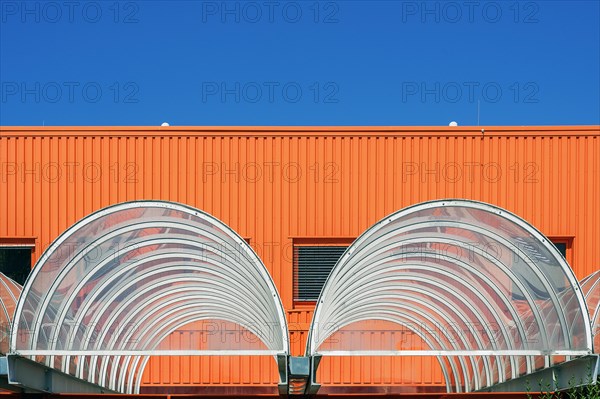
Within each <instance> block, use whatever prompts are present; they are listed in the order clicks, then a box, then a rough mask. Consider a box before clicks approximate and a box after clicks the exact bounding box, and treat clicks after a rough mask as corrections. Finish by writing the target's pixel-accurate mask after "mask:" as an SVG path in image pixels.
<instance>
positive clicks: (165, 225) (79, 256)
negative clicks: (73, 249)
mask: <svg viewBox="0 0 600 399" xmlns="http://www.w3.org/2000/svg"><path fill="white" fill-rule="evenodd" d="M182 226H186V227H189V228H190V230H188V231H191V232H196V233H205V234H206V232H205V231H204V230H201V229H198V228H196V227H195V226H192V225H189V224H187V223H175V222H164V221H163V222H161V223H155V222H142V223H136V224H133V225H125V226H123V227H120V228H117V229H114V230H112V231H110V232H109V233H108V234H105V235H102V236H100V237H99V238H98V239H96V240H95V241H93V242H92V243H91V244H98V245H93V246H92V245H88V246H85V247H82V248H81V249H80V251H79V252H78V253H77V255H76V256H74V257H72V258H71V260H70V261H69V262H68V263H67V264H66V265H65V266H64V267H63V268H62V269H61V270H60V272H59V274H58V276H57V277H56V278H55V279H54V280H53V283H52V285H51V287H50V289H49V290H48V292H47V293H46V295H45V296H44V300H43V302H42V305H41V306H40V308H39V310H40V311H39V312H38V314H37V317H36V319H35V320H34V323H33V325H37V324H38V323H39V324H41V321H43V317H44V314H45V309H47V308H48V305H49V303H50V301H51V299H52V295H53V294H54V292H55V291H56V289H57V288H58V287H59V286H60V283H61V282H62V281H63V280H64V278H65V277H66V276H67V275H68V274H69V272H71V270H73V269H75V267H76V266H77V264H78V262H79V261H80V260H81V259H83V258H84V257H85V256H86V255H87V254H88V253H89V252H90V251H92V250H94V249H95V248H98V246H99V245H101V244H104V243H106V242H107V241H108V240H110V239H111V238H114V237H117V236H119V235H121V234H122V233H127V232H133V231H136V230H139V229H141V228H144V227H151V228H154V227H161V228H169V227H171V228H178V229H181V228H182ZM206 235H207V236H210V234H206ZM216 239H218V237H214V239H213V242H216V241H215V240H216ZM141 241H142V242H143V240H141ZM157 241H158V240H157ZM165 241H167V240H165ZM190 242H192V241H191V240H190ZM167 243H168V242H167ZM199 244H200V245H199V246H200V247H202V249H203V250H206V249H210V248H212V247H210V246H206V248H205V247H204V245H206V244H203V243H199ZM143 246H144V245H141V246H136V247H130V248H131V249H134V250H135V249H139V248H140V247H143ZM131 249H130V250H131ZM213 252H215V253H216V251H214V250H213ZM123 253H125V252H123ZM220 253H221V254H228V252H220ZM238 253H239V251H238ZM112 256H113V255H111V254H110V253H109V254H108V256H107V257H106V258H105V259H104V261H105V262H101V263H100V264H96V265H94V266H93V267H92V268H91V270H89V271H88V272H91V271H94V270H101V269H102V267H103V266H105V265H106V264H108V263H110V261H112V260H113V259H112ZM225 257H227V258H228V257H229V256H228V255H225ZM203 261H205V260H204V259H203ZM223 265H227V263H223ZM241 270H243V268H242V269H241ZM250 275H251V274H250ZM251 277H255V276H252V275H251ZM255 280H256V279H255ZM256 282H257V283H259V284H260V282H258V281H256ZM76 293H77V292H75V294H76ZM61 304H62V305H63V306H62V307H63V308H64V307H65V302H64V301H63V302H62V303H61ZM40 319H41V320H40ZM37 334H38V330H34V336H33V339H32V341H33V342H34V343H35V342H37ZM53 338H54V337H53ZM53 341H54V339H52V340H51V342H53Z"/></svg>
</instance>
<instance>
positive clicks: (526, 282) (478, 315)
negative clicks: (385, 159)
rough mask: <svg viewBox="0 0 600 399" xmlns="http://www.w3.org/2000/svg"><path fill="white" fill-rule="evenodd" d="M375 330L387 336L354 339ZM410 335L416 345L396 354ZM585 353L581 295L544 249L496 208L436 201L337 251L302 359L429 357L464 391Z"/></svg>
mask: <svg viewBox="0 0 600 399" xmlns="http://www.w3.org/2000/svg"><path fill="white" fill-rule="evenodd" d="M382 323H383V324H385V325H386V329H387V330H388V331H389V330H393V329H395V335H394V334H392V335H389V336H388V339H386V340H385V341H382V340H380V341H377V342H373V341H372V340H371V341H369V340H365V339H360V334H357V332H360V331H367V330H369V328H372V326H374V325H377V324H382ZM393 332H394V331H393ZM407 332H408V333H410V334H413V335H414V336H418V337H420V339H421V340H422V342H423V344H424V348H425V349H423V350H421V348H417V349H419V350H410V349H405V348H404V346H403V342H401V341H402V337H405V336H406V335H405V334H406V333H407ZM390 336H391V337H392V338H389V337H390ZM357 337H359V338H357ZM393 337H396V338H393ZM591 347H592V342H591V331H590V324H589V317H588V314H587V310H586V308H585V302H584V299H583V295H582V293H581V291H580V290H579V285H578V283H577V280H576V279H575V276H574V275H573V272H572V271H571V269H570V267H569V265H568V264H567V263H566V261H565V260H564V258H563V257H562V256H561V255H560V253H559V252H558V251H557V250H556V248H555V247H554V246H553V245H552V243H551V242H550V241H549V240H548V239H547V238H545V237H544V236H543V235H542V234H541V233H540V232H539V231H537V230H536V229H535V228H533V227H532V226H531V225H529V224H528V223H527V222H525V221H524V220H522V219H520V218H519V217H517V216H515V215H513V214H511V213H510V212H507V211H505V210H503V209H500V208H497V207H495V206H492V205H488V204H484V203H480V202H475V201H466V200H444V201H433V202H427V203H422V204H419V205H416V206H412V207H409V208H406V209H403V210H401V211H398V212H396V213H394V214H392V215H390V216H388V217H386V218H385V219H383V220H381V221H380V222H378V223H377V224H375V225H374V226H373V227H371V228H370V229H369V230H367V231H366V232H365V233H364V234H363V235H361V236H360V237H359V238H358V239H357V240H356V241H355V242H354V243H353V244H352V245H351V246H350V247H349V248H348V249H347V250H346V252H345V253H344V254H343V255H342V257H341V258H340V260H339V261H338V263H337V264H336V265H335V266H334V268H333V270H332V271H331V273H330V275H329V278H328V279H327V282H326V283H325V286H324V287H323V291H322V292H321V296H320V297H319V300H318V302H317V307H316V310H315V315H314V318H313V322H312V325H311V331H310V336H309V339H308V342H307V350H306V354H307V355H315V354H317V355H322V356H388V355H389V356H407V355H408V356H412V355H421V356H436V357H438V360H439V361H440V365H441V367H442V372H443V373H444V376H445V378H446V383H447V386H448V389H449V390H452V389H454V390H459V391H460V390H462V389H464V390H467V391H468V390H471V389H480V388H482V387H485V386H490V385H493V384H495V383H498V382H502V381H505V380H506V379H509V378H515V377H517V376H519V375H521V374H524V373H528V372H531V371H533V370H535V369H537V368H540V367H544V366H548V365H549V364H550V363H551V362H553V356H556V355H569V356H571V355H583V354H587V353H590V352H591ZM542 356H543V357H542ZM540 360H541V363H540Z"/></svg>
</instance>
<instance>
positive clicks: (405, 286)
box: [336, 278, 505, 383]
mask: <svg viewBox="0 0 600 399" xmlns="http://www.w3.org/2000/svg"><path fill="white" fill-rule="evenodd" d="M407 280H411V281H412V280H414V279H413V278H407ZM432 284H434V283H432ZM436 285H437V284H436ZM394 290H395V291H398V292H399V293H401V292H405V291H414V292H418V293H420V294H422V295H424V296H425V298H422V297H419V298H418V303H421V301H423V303H425V304H427V308H428V309H430V310H431V311H432V312H433V313H440V314H441V315H442V316H443V318H444V320H445V321H446V322H448V324H449V325H450V324H452V323H455V322H457V320H460V321H461V322H462V323H463V324H464V326H465V327H468V326H469V321H468V320H467V318H466V316H465V315H463V314H461V313H460V312H458V311H456V309H455V308H452V307H450V312H451V313H453V314H454V315H456V316H457V317H458V319H455V318H454V317H450V316H448V314H446V312H443V313H441V311H440V310H439V309H436V308H435V305H434V304H433V303H432V302H431V301H429V300H428V299H427V298H432V299H436V298H435V296H433V295H432V292H429V291H427V290H425V289H423V288H418V287H415V286H411V285H410V284H395V285H394ZM366 295H369V293H367V294H365V293H362V294H360V295H358V296H356V297H355V298H353V303H354V304H356V305H357V304H359V303H363V302H364V301H363V300H362V298H364V297H365V296H366ZM442 295H443V294H442ZM384 297H398V298H403V299H405V300H407V301H415V302H416V301H417V298H415V297H408V296H406V295H401V294H393V293H390V294H385V295H377V296H371V297H369V298H368V299H375V298H384ZM443 297H444V298H445V299H446V300H448V301H451V302H454V301H453V299H452V298H451V297H449V296H446V295H443ZM438 301H439V299H438ZM459 301H460V299H459ZM461 302H462V303H463V304H464V305H465V306H467V307H468V308H469V310H471V312H472V313H473V314H474V315H476V316H475V317H477V318H478V319H479V321H480V322H481V325H482V326H485V323H484V322H483V319H481V318H480V315H479V314H478V313H477V312H476V311H475V309H474V308H473V307H472V306H471V305H470V304H468V303H467V302H466V301H461ZM360 309H362V308H360ZM355 311H358V308H357V309H355ZM352 323H354V321H352ZM336 327H338V326H336ZM340 328H341V326H340ZM471 332H472V331H471ZM473 337H474V338H475V340H476V341H477V343H479V344H480V346H483V345H482V344H481V340H482V337H481V336H479V335H478V334H473ZM462 341H463V343H464V340H462ZM490 341H491V343H492V346H494V347H495V346H496V344H495V342H494V340H490ZM465 349H466V348H465ZM494 349H496V348H494ZM484 368H485V370H486V379H487V380H488V383H490V378H491V369H492V368H491V365H490V364H489V359H487V358H485V359H484ZM498 379H499V380H500V381H504V379H505V376H504V373H502V375H499V376H498Z"/></svg>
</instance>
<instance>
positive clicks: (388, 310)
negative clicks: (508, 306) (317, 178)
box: [325, 295, 479, 386]
mask: <svg viewBox="0 0 600 399" xmlns="http://www.w3.org/2000/svg"><path fill="white" fill-rule="evenodd" d="M373 298H378V297H373ZM398 298H403V299H405V300H406V302H403V303H402V304H397V303H396V304H388V305H384V306H383V307H382V308H381V309H382V313H383V314H387V315H388V316H389V317H390V318H389V319H386V320H387V321H390V322H391V321H392V320H395V324H401V323H399V321H398V320H399V319H396V318H395V317H397V316H399V315H402V316H406V314H404V313H401V312H397V311H396V308H400V309H406V310H409V311H410V312H413V313H415V314H416V315H418V316H420V317H422V318H423V319H420V320H419V319H416V318H414V316H413V317H411V319H413V320H415V321H418V322H420V323H422V324H427V322H429V323H430V324H428V327H429V329H430V331H434V330H435V326H436V319H434V318H433V317H429V315H430V314H431V313H423V309H419V308H417V307H415V306H413V305H412V304H411V303H409V298H410V297H408V296H405V295H398ZM410 301H411V302H416V300H415V298H412V300H410ZM378 305H381V304H378ZM427 308H428V309H429V310H432V311H433V310H434V309H433V307H432V306H427ZM435 313H437V314H439V315H440V316H441V317H442V319H445V321H448V322H450V320H451V318H449V317H448V316H447V315H446V314H445V313H440V311H439V310H437V311H436V312H435ZM353 314H354V315H355V316H356V317H357V319H356V322H360V321H367V320H373V319H377V320H378V319H379V318H370V317H369V316H368V315H369V306H365V307H364V308H361V309H360V310H358V309H357V310H355V311H354V313H353ZM442 337H443V338H444V339H445V340H446V341H447V342H445V343H444V344H446V345H447V344H450V346H452V347H453V348H454V349H455V350H460V349H458V348H459V346H458V343H457V342H455V340H453V339H450V338H448V337H447V336H445V335H443V334H441V335H440V339H438V340H437V341H438V342H439V343H440V344H442V343H443V342H442V340H441V338H442ZM460 341H461V343H462V344H463V346H466V341H465V339H464V337H462V336H461V337H460ZM440 346H442V345H440ZM325 353H326V352H325ZM468 358H469V362H470V365H471V367H467V366H466V365H465V363H464V358H462V357H460V358H459V362H460V366H461V370H462V375H463V378H464V381H465V382H470V381H471V376H470V375H469V373H468V370H469V369H471V371H472V373H473V379H474V380H475V385H476V386H479V375H477V373H476V372H475V367H474V362H473V361H472V358H471V357H468Z"/></svg>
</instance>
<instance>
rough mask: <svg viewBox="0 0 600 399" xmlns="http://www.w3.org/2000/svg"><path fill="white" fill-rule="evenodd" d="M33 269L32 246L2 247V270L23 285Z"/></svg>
mask: <svg viewBox="0 0 600 399" xmlns="http://www.w3.org/2000/svg"><path fill="white" fill-rule="evenodd" d="M30 271H31V248H19V247H0V272H2V273H4V274H5V275H6V276H8V277H10V278H12V279H13V280H15V281H16V282H17V283H19V284H21V285H23V284H24V283H25V280H27V276H29V272H30Z"/></svg>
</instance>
